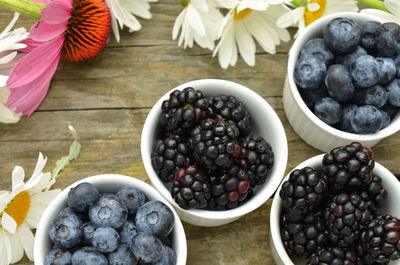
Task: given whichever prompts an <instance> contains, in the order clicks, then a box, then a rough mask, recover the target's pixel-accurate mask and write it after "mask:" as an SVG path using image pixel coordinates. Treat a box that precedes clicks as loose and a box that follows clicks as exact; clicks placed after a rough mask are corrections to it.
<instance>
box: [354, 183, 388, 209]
mask: <svg viewBox="0 0 400 265" xmlns="http://www.w3.org/2000/svg"><path fill="white" fill-rule="evenodd" d="M359 195H360V197H361V198H362V199H363V200H364V201H370V202H371V205H370V206H369V209H370V210H371V212H372V213H373V214H376V213H377V212H378V210H379V209H380V208H381V207H382V206H383V203H384V202H385V199H386V197H387V191H386V190H385V188H384V187H383V186H382V179H381V178H380V177H378V176H373V178H372V181H371V182H370V183H369V184H368V185H367V186H366V187H365V190H363V191H361V192H360V194H359Z"/></svg>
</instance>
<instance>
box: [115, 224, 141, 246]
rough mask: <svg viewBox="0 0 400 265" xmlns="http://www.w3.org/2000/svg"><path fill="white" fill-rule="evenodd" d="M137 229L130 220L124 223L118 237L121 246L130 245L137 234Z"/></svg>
mask: <svg viewBox="0 0 400 265" xmlns="http://www.w3.org/2000/svg"><path fill="white" fill-rule="evenodd" d="M137 233H138V232H137V229H136V226H135V223H134V222H133V221H131V220H128V221H126V223H125V224H124V225H123V226H122V230H121V232H119V236H120V238H121V245H122V244H125V245H130V244H131V242H132V239H133V238H134V236H136V234H137Z"/></svg>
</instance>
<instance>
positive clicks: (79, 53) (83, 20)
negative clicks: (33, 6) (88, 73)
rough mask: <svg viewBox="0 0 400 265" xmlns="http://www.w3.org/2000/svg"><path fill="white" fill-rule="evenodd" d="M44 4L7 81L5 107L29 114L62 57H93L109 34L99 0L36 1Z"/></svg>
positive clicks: (107, 16) (73, 59)
mask: <svg viewBox="0 0 400 265" xmlns="http://www.w3.org/2000/svg"><path fill="white" fill-rule="evenodd" d="M37 2H42V3H43V2H45V3H47V5H46V6H45V7H44V8H43V9H42V10H41V12H40V14H41V16H42V18H41V19H40V20H39V21H38V22H37V23H36V24H34V25H33V26H32V28H31V29H30V30H29V33H30V38H29V39H28V40H27V41H26V42H25V43H26V44H27V45H28V47H27V48H26V49H24V50H23V51H25V52H28V54H27V55H26V56H24V57H23V58H22V59H21V60H20V61H19V62H18V63H17V64H16V65H15V67H14V68H13V69H12V71H11V74H10V77H9V79H8V81H7V87H8V88H9V89H10V95H9V97H8V100H7V107H9V108H10V109H15V111H16V112H17V113H22V114H23V115H25V116H30V115H31V114H32V113H33V112H34V111H35V110H36V109H37V108H38V106H39V105H40V103H41V102H42V101H43V99H44V97H45V96H46V94H47V91H48V89H49V86H50V81H51V79H52V77H53V75H54V73H55V71H56V69H57V66H58V63H59V61H60V59H61V57H62V58H64V59H65V60H67V61H70V62H79V61H83V60H88V59H91V58H93V57H95V56H97V55H98V54H99V53H100V52H101V50H102V49H103V48H104V46H105V45H106V42H107V40H108V38H109V35H110V28H111V16H110V11H109V9H108V8H107V6H106V4H105V3H104V1H103V0H55V1H50V0H38V1H37Z"/></svg>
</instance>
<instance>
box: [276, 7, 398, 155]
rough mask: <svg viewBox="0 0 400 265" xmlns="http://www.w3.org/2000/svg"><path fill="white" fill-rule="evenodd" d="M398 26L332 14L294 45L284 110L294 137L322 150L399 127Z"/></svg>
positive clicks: (366, 139)
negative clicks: (297, 136) (294, 133)
mask: <svg viewBox="0 0 400 265" xmlns="http://www.w3.org/2000/svg"><path fill="white" fill-rule="evenodd" d="M399 40H400V25H398V24H395V23H381V21H379V18H375V17H373V16H370V15H367V14H361V13H337V14H333V15H330V16H326V17H323V18H321V19H319V20H318V21H316V22H314V23H313V24H311V25H310V26H309V27H307V28H306V29H305V30H304V31H303V32H302V33H300V35H299V37H298V38H297V39H296V41H295V43H294V44H293V46H292V48H291V51H290V55H289V63H288V75H287V80H286V84H285V88H284V96H283V102H284V108H285V112H286V115H287V117H288V120H289V122H290V124H291V125H292V127H293V128H294V130H295V131H296V132H297V133H298V134H299V136H300V137H301V138H302V139H303V140H305V141H306V142H307V143H308V144H310V145H312V146H313V147H315V148H317V149H320V150H322V151H324V152H327V151H329V150H330V149H332V148H333V147H334V146H338V145H343V144H346V143H348V142H351V141H359V142H361V143H363V144H366V145H368V146H373V145H375V144H376V143H377V142H379V141H380V140H382V139H383V138H385V137H388V136H390V135H392V134H394V133H396V132H397V131H398V130H399V129H400V115H398V112H399V109H400V43H399Z"/></svg>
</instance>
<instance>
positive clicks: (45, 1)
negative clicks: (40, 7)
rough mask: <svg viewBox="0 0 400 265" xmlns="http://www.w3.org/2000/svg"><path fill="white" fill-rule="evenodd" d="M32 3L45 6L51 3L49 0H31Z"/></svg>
mask: <svg viewBox="0 0 400 265" xmlns="http://www.w3.org/2000/svg"><path fill="white" fill-rule="evenodd" d="M32 1H33V2H36V3H45V4H47V3H50V2H51V0H32Z"/></svg>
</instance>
